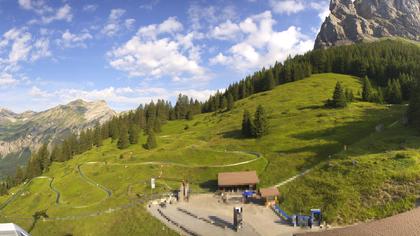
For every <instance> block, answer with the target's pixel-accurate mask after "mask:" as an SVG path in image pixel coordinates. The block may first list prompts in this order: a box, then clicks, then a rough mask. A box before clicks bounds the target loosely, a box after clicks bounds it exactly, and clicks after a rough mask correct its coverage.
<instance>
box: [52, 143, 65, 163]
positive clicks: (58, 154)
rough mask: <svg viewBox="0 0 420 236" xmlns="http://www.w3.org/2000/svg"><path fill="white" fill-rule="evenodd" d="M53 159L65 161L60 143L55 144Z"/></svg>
mask: <svg viewBox="0 0 420 236" xmlns="http://www.w3.org/2000/svg"><path fill="white" fill-rule="evenodd" d="M51 161H63V155H62V153H61V149H60V145H54V147H53V149H52V151H51Z"/></svg>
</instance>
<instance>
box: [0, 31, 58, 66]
mask: <svg viewBox="0 0 420 236" xmlns="http://www.w3.org/2000/svg"><path fill="white" fill-rule="evenodd" d="M0 49H3V50H2V51H0V69H3V70H13V69H16V67H17V65H18V63H19V62H23V61H29V60H30V61H36V60H38V59H40V58H43V57H49V56H51V52H50V50H49V41H48V39H46V38H40V39H37V40H34V39H33V37H32V34H31V33H29V32H28V31H27V29H26V28H25V27H24V28H20V29H18V28H12V29H10V30H9V31H7V32H5V33H4V34H3V37H2V38H1V40H0Z"/></svg>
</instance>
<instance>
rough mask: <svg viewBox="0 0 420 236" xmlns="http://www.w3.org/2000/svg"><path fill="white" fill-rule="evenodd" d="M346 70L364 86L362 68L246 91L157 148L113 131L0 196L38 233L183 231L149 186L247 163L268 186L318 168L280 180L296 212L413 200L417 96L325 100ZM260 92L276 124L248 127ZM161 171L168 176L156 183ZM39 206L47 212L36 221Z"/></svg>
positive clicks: (200, 178) (166, 131)
mask: <svg viewBox="0 0 420 236" xmlns="http://www.w3.org/2000/svg"><path fill="white" fill-rule="evenodd" d="M337 81H340V82H342V84H343V86H344V87H345V88H349V89H352V90H353V92H354V93H355V95H356V98H359V97H360V95H358V93H359V91H360V90H361V84H360V80H359V79H358V78H355V77H351V76H346V75H339V74H317V75H313V76H312V77H310V78H307V79H304V80H300V81H297V82H293V83H288V84H284V85H280V86H278V87H276V88H275V89H273V90H271V91H269V92H263V93H258V94H254V95H252V96H250V97H248V98H246V99H243V100H240V101H238V102H236V103H235V106H234V109H233V110H231V111H229V112H216V113H208V114H201V115H197V116H195V117H194V119H193V120H189V121H188V120H183V121H179V120H178V121H169V122H167V123H166V124H165V125H163V126H162V132H160V133H159V134H157V142H158V147H157V148H156V149H153V150H146V149H144V148H143V147H142V145H141V144H138V145H132V146H130V147H129V148H127V149H124V150H119V149H118V148H117V147H116V144H115V143H112V142H111V140H106V141H105V143H104V145H103V146H102V147H100V148H94V149H92V150H90V151H88V152H86V153H84V154H82V155H78V156H75V157H74V158H73V159H72V160H70V161H67V162H64V163H53V165H52V166H51V167H50V170H49V171H48V172H46V173H45V174H44V175H45V176H48V177H51V178H53V181H52V182H51V181H50V179H48V178H37V179H34V180H32V181H31V182H29V183H26V184H23V185H20V186H18V187H16V188H13V189H12V190H11V191H10V194H9V195H8V196H1V197H0V203H3V204H1V205H0V221H2V222H8V221H13V222H16V223H18V224H19V225H21V226H22V227H24V228H25V229H28V230H29V229H31V234H33V235H98V234H103V235H153V234H155V235H173V234H175V233H174V232H172V231H171V230H169V229H168V228H167V227H165V226H164V225H163V224H161V223H160V222H159V221H158V220H156V219H154V218H153V217H151V216H149V215H148V213H147V211H146V209H145V207H146V202H147V201H146V200H147V199H149V197H150V194H157V193H165V192H168V191H169V190H171V189H177V188H179V183H180V181H182V180H188V181H189V182H190V183H192V189H193V192H195V193H200V192H208V191H213V190H214V189H215V187H216V184H217V181H216V178H217V173H218V172H224V171H239V170H256V171H257V172H258V174H259V176H260V180H261V183H260V186H263V187H266V186H273V185H276V184H278V183H281V182H282V181H284V180H287V179H288V178H290V177H293V176H295V175H297V174H299V173H301V172H304V171H306V170H308V169H311V171H310V172H309V173H308V174H307V175H305V176H303V177H299V178H297V179H296V180H295V181H292V182H290V183H288V184H286V185H282V186H281V187H280V193H281V205H282V206H283V207H284V208H285V209H286V210H287V211H289V212H291V213H298V212H299V211H300V212H302V213H307V211H309V209H310V208H322V209H323V211H324V214H325V216H326V219H327V220H328V222H330V223H341V224H346V223H352V222H355V221H359V220H366V219H374V218H382V217H385V216H388V215H391V214H395V213H397V212H401V211H404V210H408V209H410V208H412V207H413V206H414V203H415V201H416V197H417V196H416V195H415V193H416V192H418V190H419V189H418V187H416V186H417V185H418V184H417V185H415V183H418V180H419V179H420V177H419V175H418V174H417V173H419V168H420V165H419V161H420V156H419V154H418V146H417V144H418V143H420V142H419V141H420V138H418V137H416V136H415V134H414V133H413V132H412V131H410V130H409V129H408V128H406V127H404V126H403V125H402V122H401V119H402V117H403V115H404V112H405V110H406V107H405V106H404V105H400V106H387V105H380V104H373V103H365V102H358V101H356V102H353V103H351V104H350V105H349V106H348V107H346V108H344V109H328V108H325V107H324V106H323V105H324V101H325V100H327V99H328V98H330V97H331V96H332V93H333V90H334V87H335V84H336V83H337ZM259 104H261V105H263V106H264V107H265V108H266V110H267V112H268V114H269V122H270V127H271V128H270V133H269V134H268V135H267V136H264V137H263V138H261V139H247V138H243V137H242V135H241V130H240V129H241V121H242V114H243V111H244V110H245V109H247V110H249V111H250V112H251V113H253V112H254V111H255V109H256V107H257V105H259ZM378 125H382V126H383V127H384V128H383V130H382V131H381V132H376V131H375V127H376V126H378ZM140 140H141V143H142V144H143V143H145V142H146V137H145V136H144V135H143V134H142V135H141V137H140ZM344 147H347V148H346V149H347V150H344ZM151 177H154V178H157V189H155V190H153V191H151V189H150V187H149V182H150V178H151ZM416 181H417V182H416ZM54 190H56V191H54ZM57 192H58V193H59V197H58V201H57ZM4 203H6V204H4ZM36 212H45V213H46V215H47V216H48V217H43V218H41V219H39V220H37V221H35V220H34V217H33V215H34V214H35V213H36Z"/></svg>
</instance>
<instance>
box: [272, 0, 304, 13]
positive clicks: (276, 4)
mask: <svg viewBox="0 0 420 236" xmlns="http://www.w3.org/2000/svg"><path fill="white" fill-rule="evenodd" d="M270 6H271V8H272V9H273V11H274V12H275V13H279V14H283V13H285V14H287V15H290V14H294V13H298V12H300V11H303V10H304V9H305V5H304V4H303V2H302V1H301V0H270Z"/></svg>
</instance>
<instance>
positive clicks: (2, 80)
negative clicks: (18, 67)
mask: <svg viewBox="0 0 420 236" xmlns="http://www.w3.org/2000/svg"><path fill="white" fill-rule="evenodd" d="M18 82H19V81H18V80H17V79H15V78H13V76H12V75H11V74H9V73H4V72H2V73H0V88H4V87H10V86H12V85H15V84H17V83H18Z"/></svg>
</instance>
